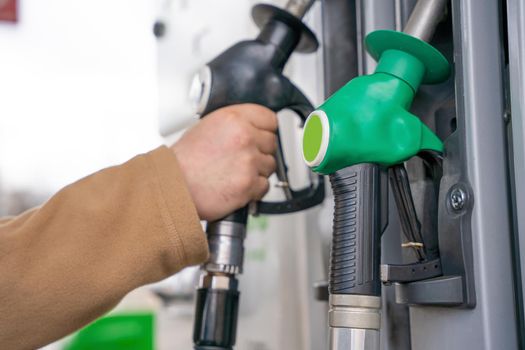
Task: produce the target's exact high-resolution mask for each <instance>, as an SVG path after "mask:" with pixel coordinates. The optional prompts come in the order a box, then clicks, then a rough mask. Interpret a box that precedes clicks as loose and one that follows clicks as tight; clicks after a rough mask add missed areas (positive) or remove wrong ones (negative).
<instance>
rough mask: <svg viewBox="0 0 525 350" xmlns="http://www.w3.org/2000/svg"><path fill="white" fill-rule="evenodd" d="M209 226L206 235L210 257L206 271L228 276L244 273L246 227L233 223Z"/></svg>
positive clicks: (217, 223)
mask: <svg viewBox="0 0 525 350" xmlns="http://www.w3.org/2000/svg"><path fill="white" fill-rule="evenodd" d="M208 225H209V227H208V228H207V230H206V233H207V235H208V246H209V248H210V257H209V259H208V261H207V262H206V263H205V264H204V269H205V270H206V271H210V272H221V273H228V274H237V273H242V268H243V262H244V239H245V238H246V226H244V225H243V224H240V223H237V222H232V221H216V222H212V223H209V224H208Z"/></svg>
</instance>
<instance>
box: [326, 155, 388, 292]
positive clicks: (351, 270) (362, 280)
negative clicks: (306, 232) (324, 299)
mask: <svg viewBox="0 0 525 350" xmlns="http://www.w3.org/2000/svg"><path fill="white" fill-rule="evenodd" d="M330 182H331V184H332V190H333V193H334V200H335V210H334V223H333V238H332V250H331V256H330V280H329V290H330V294H361V295H373V296H379V295H381V281H380V276H379V264H380V260H381V252H380V240H381V232H382V229H383V225H382V222H381V221H382V220H381V216H382V215H381V202H380V201H381V188H380V187H381V171H380V168H379V166H378V165H375V164H358V165H354V166H351V167H348V168H344V169H341V170H339V171H337V172H335V173H334V174H332V175H330Z"/></svg>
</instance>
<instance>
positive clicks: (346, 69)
mask: <svg viewBox="0 0 525 350" xmlns="http://www.w3.org/2000/svg"><path fill="white" fill-rule="evenodd" d="M322 11H323V38H322V40H323V45H322V49H323V61H324V62H323V70H324V97H325V99H326V98H328V97H330V96H331V95H332V94H333V93H334V92H336V91H337V90H339V89H340V88H341V87H343V85H344V84H346V83H347V82H348V81H350V80H351V79H352V78H354V77H356V76H357V61H358V57H357V46H358V43H357V36H356V31H357V23H356V1H355V0H322Z"/></svg>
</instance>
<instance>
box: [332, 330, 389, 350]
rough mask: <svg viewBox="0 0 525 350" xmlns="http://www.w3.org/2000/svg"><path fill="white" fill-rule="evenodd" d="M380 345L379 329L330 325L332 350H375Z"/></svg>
mask: <svg viewBox="0 0 525 350" xmlns="http://www.w3.org/2000/svg"><path fill="white" fill-rule="evenodd" d="M379 345H380V339H379V332H378V331H374V330H371V329H355V328H353V329H350V328H332V327H330V345H329V349H330V350H374V349H379Z"/></svg>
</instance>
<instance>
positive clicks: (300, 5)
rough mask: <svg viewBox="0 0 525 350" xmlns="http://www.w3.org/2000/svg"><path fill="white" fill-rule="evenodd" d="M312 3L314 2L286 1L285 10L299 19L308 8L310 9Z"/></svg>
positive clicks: (307, 0)
mask: <svg viewBox="0 0 525 350" xmlns="http://www.w3.org/2000/svg"><path fill="white" fill-rule="evenodd" d="M314 2H315V0H288V3H287V4H286V6H285V9H286V11H288V12H290V13H291V14H292V15H294V16H295V17H297V18H299V19H301V18H303V17H304V14H305V13H306V12H308V10H309V9H310V7H312V5H313V4H314Z"/></svg>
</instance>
